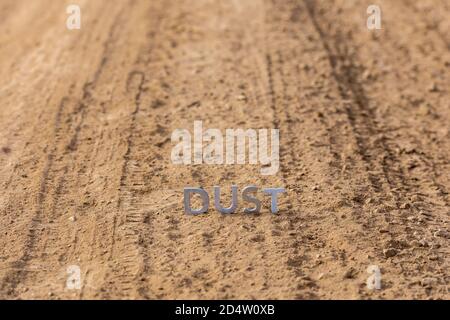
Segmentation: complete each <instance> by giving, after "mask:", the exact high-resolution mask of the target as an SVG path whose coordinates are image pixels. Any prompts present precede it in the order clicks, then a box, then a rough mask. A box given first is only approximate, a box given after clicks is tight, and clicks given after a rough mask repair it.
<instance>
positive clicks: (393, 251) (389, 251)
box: [383, 248, 398, 258]
mask: <svg viewBox="0 0 450 320" xmlns="http://www.w3.org/2000/svg"><path fill="white" fill-rule="evenodd" d="M397 253H398V251H397V250H396V249H394V248H388V249H384V250H383V254H384V256H385V257H386V258H392V257H394V256H396V255H397Z"/></svg>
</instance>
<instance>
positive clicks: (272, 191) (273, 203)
mask: <svg viewBox="0 0 450 320" xmlns="http://www.w3.org/2000/svg"><path fill="white" fill-rule="evenodd" d="M284 191H285V190H284V188H267V189H264V190H263V192H264V193H268V194H270V195H271V197H272V200H271V205H270V211H271V212H272V213H278V207H277V195H278V193H283V192H284Z"/></svg>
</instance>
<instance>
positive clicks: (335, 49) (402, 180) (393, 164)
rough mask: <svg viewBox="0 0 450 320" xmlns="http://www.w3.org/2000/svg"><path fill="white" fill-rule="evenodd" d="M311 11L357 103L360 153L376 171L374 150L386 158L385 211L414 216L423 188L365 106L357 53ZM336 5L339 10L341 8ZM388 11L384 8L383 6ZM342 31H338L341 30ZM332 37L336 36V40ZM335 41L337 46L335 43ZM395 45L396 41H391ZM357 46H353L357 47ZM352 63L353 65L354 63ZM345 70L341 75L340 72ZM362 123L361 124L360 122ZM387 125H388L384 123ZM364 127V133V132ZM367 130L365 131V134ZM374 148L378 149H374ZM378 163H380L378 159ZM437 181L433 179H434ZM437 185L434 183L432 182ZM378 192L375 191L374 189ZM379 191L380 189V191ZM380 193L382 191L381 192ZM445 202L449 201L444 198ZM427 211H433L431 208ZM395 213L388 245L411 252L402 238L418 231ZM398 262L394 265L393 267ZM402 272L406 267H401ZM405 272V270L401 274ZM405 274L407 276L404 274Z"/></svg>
mask: <svg viewBox="0 0 450 320" xmlns="http://www.w3.org/2000/svg"><path fill="white" fill-rule="evenodd" d="M307 5H308V12H309V13H310V16H311V18H312V19H313V21H314V24H315V25H316V28H317V30H318V33H319V34H320V36H321V38H322V40H323V41H324V47H325V48H326V50H327V52H328V57H329V59H330V64H331V65H332V66H333V69H334V72H333V74H334V77H335V78H336V81H337V82H338V83H339V85H340V90H341V94H342V96H343V97H344V98H348V92H350V97H351V98H352V99H353V100H354V102H355V105H356V106H357V108H352V107H351V106H350V107H351V108H350V109H349V108H347V112H348V117H349V120H350V121H351V122H352V127H353V128H354V131H355V134H356V136H357V138H358V145H359V146H360V147H362V148H361V149H362V150H360V153H361V154H362V156H363V159H364V160H365V161H366V162H367V163H368V166H367V167H368V168H374V167H376V165H377V162H373V160H374V159H376V158H374V157H373V153H372V152H373V151H376V152H375V153H374V154H376V155H380V154H381V155H383V154H384V155H383V156H382V160H381V167H382V172H383V176H384V177H385V178H383V179H382V181H383V180H384V179H385V180H386V182H387V184H383V185H386V186H388V187H389V189H388V190H385V191H384V192H383V194H387V193H392V194H393V199H394V201H395V203H394V207H393V208H392V207H391V208H389V206H388V207H387V208H386V209H384V210H388V211H391V210H392V209H397V210H398V209H400V210H403V211H405V209H407V210H406V211H410V212H411V211H412V212H413V213H417V212H418V211H419V208H416V207H414V206H413V207H410V204H409V203H410V199H413V198H414V197H417V196H416V195H415V194H416V193H417V192H420V191H421V189H420V187H419V186H418V185H417V184H415V183H414V182H413V180H412V177H411V176H410V175H409V174H408V172H407V171H406V170H405V169H404V168H402V166H401V165H400V164H401V163H402V161H401V160H400V158H399V157H398V153H397V152H396V151H395V150H394V149H392V148H391V146H390V145H391V143H388V142H386V141H387V140H386V137H385V136H384V135H383V134H382V132H383V131H384V132H386V130H385V127H383V128H380V127H379V126H378V124H376V123H375V122H374V121H375V120H372V119H377V115H376V114H375V113H374V112H373V109H372V108H365V106H368V105H369V98H368V97H367V96H366V95H365V94H364V92H365V89H364V88H363V86H362V85H361V83H363V81H362V79H363V77H362V75H361V73H360V71H358V69H360V68H357V67H356V66H355V63H354V61H358V60H357V57H356V53H355V54H352V55H349V52H350V49H349V48H348V47H346V39H344V38H343V37H342V34H339V32H340V31H337V35H330V34H326V33H325V32H324V31H323V29H322V28H321V26H320V24H321V22H318V20H317V19H321V18H320V15H319V16H318V15H316V14H315V12H314V8H313V5H312V2H309V3H308V2H307ZM338 6H339V5H337V6H336V7H338ZM384 8H385V7H384ZM343 25H345V24H343ZM338 30H339V28H338ZM350 32H351V31H347V33H346V35H347V39H348V38H350V39H352V38H351V37H350V36H349V35H350ZM332 37H335V38H334V39H333V38H332ZM334 41H336V43H335V42H334ZM392 43H394V42H392ZM355 47H356V46H354V48H355ZM351 61H353V62H351ZM341 70H342V73H340V72H341ZM361 120H363V121H362V124H361V123H360V122H359V121H361ZM384 125H386V123H384ZM361 127H362V128H363V130H361ZM365 130H367V134H366V132H364V131H365ZM380 134H381V137H380V138H378V139H377V140H376V141H375V144H373V143H372V142H371V138H372V137H374V136H375V137H376V136H377V135H378V136H379V135H380ZM374 148H375V149H374ZM371 149H372V150H371ZM366 150H371V151H370V153H369V157H366V156H365V154H364V153H366V152H367V151H366ZM376 161H378V160H376ZM432 180H434V179H432ZM379 181H380V180H379V177H378V178H377V179H376V180H374V179H373V177H372V178H371V182H372V184H373V185H374V186H375V187H377V186H379ZM433 183H434V182H433ZM375 190H376V189H375ZM378 190H379V188H378ZM378 192H379V191H378ZM443 200H444V202H445V201H446V200H445V199H443ZM428 210H430V209H429V208H428ZM395 215H396V213H394V215H392V214H387V215H386V218H387V219H389V220H391V219H392V223H391V221H389V220H388V223H389V224H390V225H391V227H392V228H390V231H389V234H390V236H391V240H390V241H388V242H387V244H388V246H389V247H393V248H395V249H394V250H399V251H402V250H404V249H409V247H410V245H409V244H407V243H406V242H405V241H404V240H403V239H404V237H405V236H408V237H412V236H413V235H412V231H411V230H414V229H416V230H417V228H414V227H413V226H412V223H411V221H410V220H409V219H406V216H405V214H402V215H400V216H398V217H396V216H395ZM397 218H399V219H400V220H401V221H402V222H401V224H400V225H399V227H395V226H393V224H394V219H397ZM395 264H396V263H395V262H394V265H395ZM433 268H437V269H436V270H438V269H439V267H437V266H435V267H433ZM402 269H403V267H402ZM402 273H404V270H403V271H402ZM404 275H406V273H404Z"/></svg>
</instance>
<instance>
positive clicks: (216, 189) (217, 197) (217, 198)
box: [214, 186, 238, 214]
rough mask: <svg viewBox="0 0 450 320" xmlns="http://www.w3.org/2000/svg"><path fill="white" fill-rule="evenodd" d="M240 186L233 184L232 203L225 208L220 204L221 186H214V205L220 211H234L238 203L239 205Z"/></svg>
mask: <svg viewBox="0 0 450 320" xmlns="http://www.w3.org/2000/svg"><path fill="white" fill-rule="evenodd" d="M237 192H238V187H237V186H232V187H231V197H232V200H231V201H232V203H231V206H230V207H228V208H224V207H222V206H221V205H220V187H217V186H216V187H214V205H215V207H216V209H217V211H219V212H220V213H226V214H228V213H234V212H235V211H236V208H237V205H238V194H237Z"/></svg>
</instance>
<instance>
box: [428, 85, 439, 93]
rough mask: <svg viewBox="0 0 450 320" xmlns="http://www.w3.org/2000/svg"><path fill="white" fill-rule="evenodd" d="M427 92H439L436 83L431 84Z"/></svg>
mask: <svg viewBox="0 0 450 320" xmlns="http://www.w3.org/2000/svg"><path fill="white" fill-rule="evenodd" d="M428 91H430V92H439V87H438V86H437V84H436V83H432V84H431V85H430V87H429V88H428Z"/></svg>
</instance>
